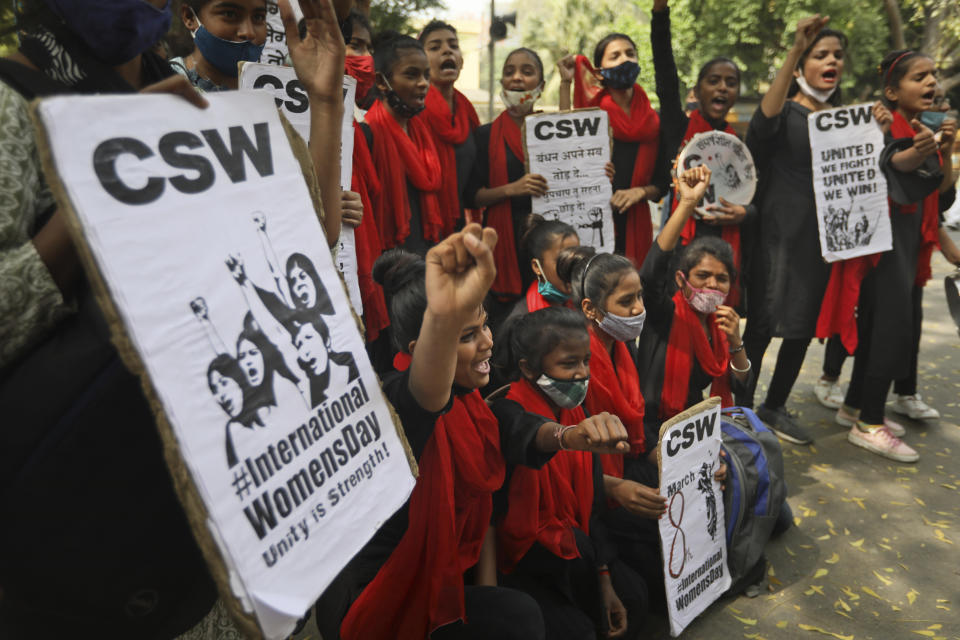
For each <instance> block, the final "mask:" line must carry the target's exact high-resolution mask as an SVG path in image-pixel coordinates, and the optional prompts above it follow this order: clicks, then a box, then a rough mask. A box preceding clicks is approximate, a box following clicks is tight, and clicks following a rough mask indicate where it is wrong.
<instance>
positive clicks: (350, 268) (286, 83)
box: [240, 62, 363, 314]
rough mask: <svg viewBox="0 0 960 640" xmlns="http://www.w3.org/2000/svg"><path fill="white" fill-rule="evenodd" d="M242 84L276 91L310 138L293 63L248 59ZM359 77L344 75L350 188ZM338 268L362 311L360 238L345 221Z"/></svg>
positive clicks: (343, 183)
mask: <svg viewBox="0 0 960 640" xmlns="http://www.w3.org/2000/svg"><path fill="white" fill-rule="evenodd" d="M240 88H241V89H258V90H263V91H268V92H270V93H271V94H273V97H274V101H275V102H276V104H277V108H278V109H280V110H281V111H282V112H283V115H284V116H285V117H286V118H287V120H289V121H290V124H291V125H293V128H294V129H296V131H297V133H299V134H300V137H301V138H303V139H304V140H307V141H309V140H310V100H309V99H308V98H307V92H306V90H305V89H304V88H303V84H302V83H301V82H300V80H299V79H297V74H296V72H295V71H294V70H293V67H277V66H275V65H272V64H259V63H255V62H248V63H245V64H243V65H242V66H241V67H240ZM356 96H357V81H356V80H355V79H353V78H351V77H350V76H343V125H342V126H341V128H340V188H341V189H343V190H344V191H349V190H350V186H351V178H352V177H353V106H354V100H355V98H356ZM337 269H338V270H339V271H340V273H342V274H343V281H344V282H345V283H346V285H347V294H348V295H349V296H350V302H351V303H353V308H354V309H356V311H357V313H359V314H362V313H363V301H362V300H361V298H360V280H359V278H358V276H357V242H356V237H355V235H354V231H353V228H352V227H351V226H349V225H342V226H341V228H340V238H339V239H338V240H337Z"/></svg>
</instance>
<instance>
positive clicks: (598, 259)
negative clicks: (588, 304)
mask: <svg viewBox="0 0 960 640" xmlns="http://www.w3.org/2000/svg"><path fill="white" fill-rule="evenodd" d="M636 270H637V268H636V267H635V266H634V265H633V263H632V262H630V259H629V258H627V257H625V256H621V255H619V254H616V253H597V252H596V250H595V249H594V248H593V247H568V248H567V249H564V250H563V251H561V252H560V255H559V256H557V276H558V277H559V278H560V279H561V280H562V281H563V282H566V283H569V284H570V287H571V290H572V292H573V299H574V300H575V301H576V302H577V303H578V304H579V303H580V302H581V301H583V300H584V299H586V298H590V300H592V301H593V303H594V305H596V306H597V307H598V308H600V309H603V308H604V302H605V301H606V299H607V298H608V297H610V294H612V293H613V292H614V290H615V289H616V288H617V284H619V282H620V279H621V278H623V276H624V275H626V274H628V273H630V272H631V271H636Z"/></svg>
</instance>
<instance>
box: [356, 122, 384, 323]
mask: <svg viewBox="0 0 960 640" xmlns="http://www.w3.org/2000/svg"><path fill="white" fill-rule="evenodd" d="M350 189H351V190H353V191H356V192H357V193H359V194H360V201H361V202H362V203H363V220H361V221H360V226H359V227H357V228H356V229H355V230H354V238H355V239H356V243H357V280H358V281H359V284H360V299H361V300H362V301H363V323H364V325H365V326H366V329H367V340H368V341H373V340H376V339H377V336H379V335H380V331H382V330H383V329H384V328H386V327H388V326H390V317H389V316H388V315H387V303H386V301H385V300H384V297H383V289H382V288H381V287H380V286H378V285H377V283H376V282H374V280H373V275H372V274H373V263H374V262H375V261H376V259H377V256H379V255H380V254H381V253H382V252H383V247H382V245H381V244H380V232H379V231H378V227H379V225H378V224H377V214H376V210H375V208H374V205H373V201H374V200H375V199H376V198H377V197H378V196H379V195H380V179H379V178H377V170H376V168H374V166H373V158H372V157H371V155H370V149H369V148H368V147H367V139H366V137H365V136H364V135H363V131H362V130H361V129H360V127H359V126H358V125H357V123H356V122H354V123H353V176H352V178H351V183H350Z"/></svg>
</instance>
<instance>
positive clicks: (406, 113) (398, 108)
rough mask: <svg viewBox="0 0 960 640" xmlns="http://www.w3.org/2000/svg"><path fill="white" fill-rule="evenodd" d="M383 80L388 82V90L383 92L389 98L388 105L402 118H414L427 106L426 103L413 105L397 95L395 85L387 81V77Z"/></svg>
mask: <svg viewBox="0 0 960 640" xmlns="http://www.w3.org/2000/svg"><path fill="white" fill-rule="evenodd" d="M381 77H383V76H381ZM383 81H384V82H386V84H387V91H385V92H384V93H383V97H384V98H386V100H387V106H389V107H390V109H392V110H393V112H394V113H395V114H397V115H398V116H400V117H401V118H412V117H413V116H415V115H417V114H418V113H420V112H421V111H423V110H424V109H425V108H426V105H423V106H420V107H411V106H410V105H408V104H407V103H406V102H404V101H403V99H402V98H401V97H400V96H399V95H397V92H396V91H394V90H393V87H391V86H390V83H389V82H387V79H386V78H383Z"/></svg>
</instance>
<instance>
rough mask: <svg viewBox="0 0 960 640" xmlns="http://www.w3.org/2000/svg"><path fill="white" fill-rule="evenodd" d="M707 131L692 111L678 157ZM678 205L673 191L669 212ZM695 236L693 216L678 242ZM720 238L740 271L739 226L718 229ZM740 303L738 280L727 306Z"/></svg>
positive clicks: (703, 120) (708, 126) (700, 116)
mask: <svg viewBox="0 0 960 640" xmlns="http://www.w3.org/2000/svg"><path fill="white" fill-rule="evenodd" d="M707 131H716V129H714V127H713V125H712V124H710V123H709V122H707V119H706V118H704V117H703V114H701V113H700V110H699V109H696V110H694V112H693V113H691V114H690V122H689V124H687V132H686V133H685V134H684V135H683V141H682V142H681V143H680V148H679V149H677V154H678V155H679V153H680V151H681V150H683V148H684V147H685V146H686V145H687V143H688V142H690V140H692V139H693V136H695V135H697V134H698V133H704V132H707ZM723 132H724V133H729V134H730V135H734V136H735V135H737V132H736V131H734V130H733V128H732V127H731V126H730V125H729V124H727V125H726V126H725V127H724V129H723ZM678 204H680V198H679V196H678V195H677V193H676V191H674V197H673V201H672V203H671V205H670V212H671V213H673V212H674V211H676V209H677V205H678ZM696 236H697V220H696V219H694V217H693V216H690V218H689V219H688V220H687V224H685V225H684V227H683V231H681V232H680V241H681V242H682V243H683V245H684V246H686V245H688V244H690V242H691V241H692V240H693V239H694V238H695V237H696ZM720 237H721V238H723V240H724V242H726V243H727V244H729V245H730V248H731V249H733V264H734V265H736V267H737V270H738V271H739V269H740V225H729V224H728V225H724V226H722V227H720ZM739 303H740V284H739V278H738V279H737V282H734V283H733V286H731V287H730V295H729V297H728V298H727V304H729V305H730V306H731V307H735V306H737V304H739Z"/></svg>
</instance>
